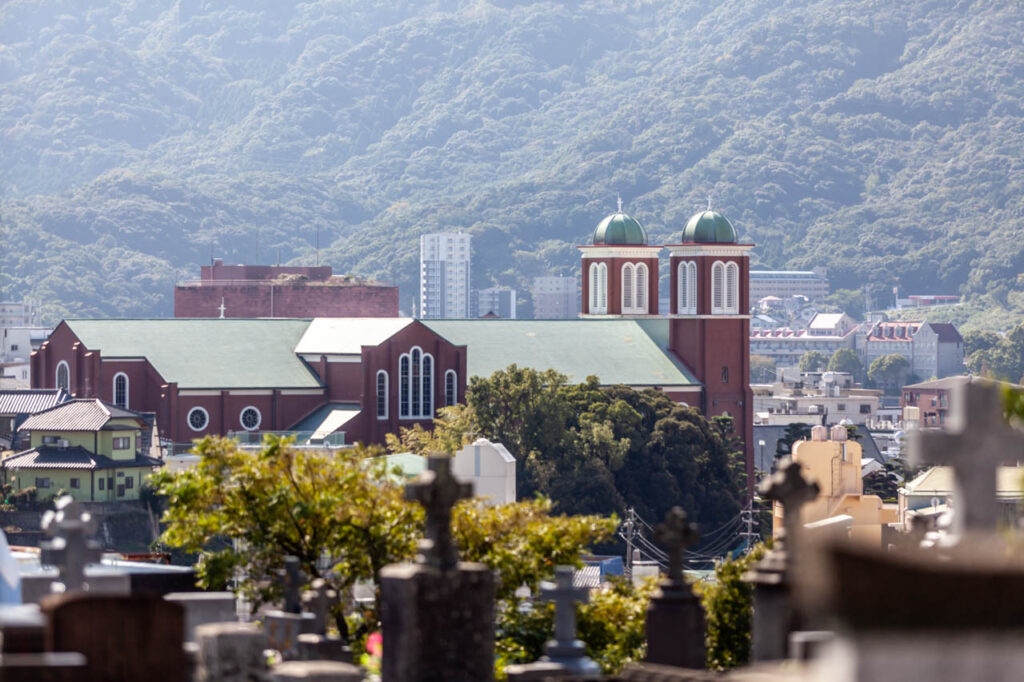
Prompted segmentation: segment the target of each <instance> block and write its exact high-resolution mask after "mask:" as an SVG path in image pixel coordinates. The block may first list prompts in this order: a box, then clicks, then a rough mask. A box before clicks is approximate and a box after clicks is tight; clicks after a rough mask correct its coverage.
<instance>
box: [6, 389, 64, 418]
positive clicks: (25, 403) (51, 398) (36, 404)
mask: <svg viewBox="0 0 1024 682" xmlns="http://www.w3.org/2000/svg"><path fill="white" fill-rule="evenodd" d="M70 399H71V396H69V395H68V393H67V391H65V390H64V389H63V388H32V389H23V390H8V391H0V414H3V415H15V414H35V413H36V412H42V411H43V410H47V409H49V408H51V407H53V406H54V405H59V404H60V403H63V402H67V401H68V400H70Z"/></svg>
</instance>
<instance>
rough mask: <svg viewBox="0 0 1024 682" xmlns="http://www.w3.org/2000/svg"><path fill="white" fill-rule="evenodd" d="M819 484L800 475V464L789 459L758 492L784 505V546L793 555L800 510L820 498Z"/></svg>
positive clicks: (762, 483)
mask: <svg viewBox="0 0 1024 682" xmlns="http://www.w3.org/2000/svg"><path fill="white" fill-rule="evenodd" d="M819 490H820V488H819V487H818V483H817V482H810V483H809V482H808V481H807V480H806V479H805V478H804V477H803V474H801V473H800V463H799V462H794V461H792V460H791V459H790V458H789V457H786V458H784V459H783V460H782V461H781V462H780V463H779V470H778V471H776V472H775V473H774V474H772V475H771V477H769V478H767V479H765V480H764V481H761V485H759V486H758V492H760V493H761V494H762V495H764V496H765V497H766V498H768V499H769V500H776V501H777V502H779V503H781V504H782V521H783V535H782V538H781V540H782V545H783V547H784V548H785V549H786V551H788V552H790V553H792V552H793V545H794V544H795V543H796V536H797V533H798V531H799V528H800V508H801V507H803V506H804V505H805V504H807V503H808V502H811V501H813V500H814V498H816V497H817V496H818V492H819Z"/></svg>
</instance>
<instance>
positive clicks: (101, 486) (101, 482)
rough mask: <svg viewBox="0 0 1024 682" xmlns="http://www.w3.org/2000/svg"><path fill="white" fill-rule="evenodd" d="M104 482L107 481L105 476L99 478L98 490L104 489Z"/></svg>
mask: <svg viewBox="0 0 1024 682" xmlns="http://www.w3.org/2000/svg"><path fill="white" fill-rule="evenodd" d="M106 482H107V479H105V478H101V479H100V485H99V488H100V490H104V489H106V485H104V484H105V483H106Z"/></svg>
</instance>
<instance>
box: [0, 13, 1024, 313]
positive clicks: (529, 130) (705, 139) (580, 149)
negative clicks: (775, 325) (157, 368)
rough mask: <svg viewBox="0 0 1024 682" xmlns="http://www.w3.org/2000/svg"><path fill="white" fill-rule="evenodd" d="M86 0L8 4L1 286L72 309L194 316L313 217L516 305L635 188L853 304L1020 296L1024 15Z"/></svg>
mask: <svg viewBox="0 0 1024 682" xmlns="http://www.w3.org/2000/svg"><path fill="white" fill-rule="evenodd" d="M74 5H75V3H72V2H70V1H67V0H64V1H61V0H46V1H44V2H39V3H35V2H27V1H20V2H12V3H8V4H7V5H5V6H4V7H2V8H0V44H2V45H3V46H4V47H2V48H0V131H2V133H3V134H2V135H0V155H2V158H4V159H5V163H4V164H3V165H2V167H0V192H2V195H0V198H2V203H0V230H3V237H4V239H3V241H4V243H5V244H8V245H9V248H8V249H7V254H6V256H5V261H4V266H3V268H2V269H0V295H3V296H4V297H15V298H17V297H20V296H24V295H28V296H33V297H35V298H37V299H40V300H44V301H47V309H46V310H47V312H48V314H49V315H50V316H52V317H56V316H60V315H63V314H75V315H164V314H169V313H170V297H171V283H172V282H173V279H174V277H175V273H178V274H179V275H184V276H192V275H194V274H195V272H196V270H197V266H198V264H199V263H200V262H203V261H205V260H206V259H207V258H208V256H209V252H210V243H211V242H212V243H213V245H214V246H213V250H214V251H215V252H216V254H217V255H222V256H224V257H225V258H227V259H229V260H239V261H248V262H252V261H254V260H257V259H258V260H260V261H261V262H272V261H273V260H275V259H276V258H277V250H278V248H280V250H281V255H282V258H283V259H285V260H288V259H297V260H303V261H311V260H312V257H313V256H312V246H313V243H314V240H315V238H316V236H315V235H316V232H317V230H319V231H320V235H321V236H320V243H321V245H322V246H324V245H328V244H329V245H330V246H326V247H325V248H324V249H323V250H322V253H321V259H322V260H324V261H326V262H329V263H331V264H333V265H335V267H336V269H339V270H351V271H355V272H359V273H360V274H366V275H376V276H379V277H382V278H384V279H387V280H391V279H395V280H397V281H398V282H399V283H400V284H401V285H402V287H403V295H402V301H403V307H408V302H409V301H410V300H411V298H412V296H413V295H414V293H415V286H416V280H415V277H416V273H417V263H416V260H417V258H418V243H417V241H416V237H417V236H418V234H420V233H422V232H425V231H432V230H438V229H468V230H470V231H471V232H473V233H474V235H475V252H476V254H475V262H474V268H475V270H474V277H475V278H476V279H477V281H478V284H480V285H486V284H488V283H490V282H501V283H505V284H513V285H519V286H522V285H524V284H525V282H526V281H527V280H528V278H529V277H532V276H534V275H539V274H546V273H548V272H557V273H563V274H564V273H569V272H572V271H573V270H574V269H575V268H576V267H577V266H578V262H577V259H578V254H577V252H576V250H575V249H574V248H573V245H574V244H577V243H582V242H583V241H584V240H585V239H586V238H587V237H588V235H589V232H590V231H591V230H592V229H593V226H594V225H595V224H596V222H597V221H598V220H600V218H601V217H603V216H604V215H605V214H606V213H607V212H609V211H610V210H611V209H612V208H613V207H614V201H615V195H616V194H617V193H618V194H621V195H622V197H623V199H624V201H625V202H626V206H627V210H628V211H629V212H631V213H632V214H633V215H635V216H636V217H638V218H639V219H640V220H641V221H642V222H644V224H645V225H646V226H647V227H648V230H649V231H650V232H651V236H652V239H653V240H655V241H662V242H664V241H671V240H672V239H674V238H675V237H677V236H678V232H679V230H680V229H681V228H682V225H683V223H684V222H685V220H686V218H687V217H688V216H689V215H690V214H691V213H692V212H693V211H694V210H695V209H697V208H698V207H700V206H702V205H703V204H704V203H705V202H706V197H707V195H709V194H710V195H711V196H712V200H713V202H714V204H715V206H716V207H718V208H719V209H720V210H722V211H723V212H724V213H726V215H728V216H729V217H730V218H731V219H732V220H733V221H734V223H735V224H736V226H737V228H738V229H739V231H740V233H741V235H742V236H743V237H744V238H747V239H751V240H752V241H755V242H757V243H758V245H759V246H758V248H757V250H756V252H755V256H756V257H758V258H759V259H760V260H761V261H762V262H763V263H765V264H767V265H771V266H776V267H779V266H785V265H794V266H810V265H812V264H818V263H823V264H826V265H828V266H829V267H830V269H831V271H832V273H833V282H834V285H837V286H854V285H859V284H860V283H861V282H862V281H865V282H870V283H872V285H873V286H874V287H875V288H876V292H875V293H876V294H879V295H881V294H882V293H883V292H885V291H886V290H891V287H892V286H893V285H895V284H899V285H900V286H901V288H902V290H903V291H909V290H914V291H915V292H922V293H924V292H927V293H935V292H942V293H955V292H957V291H959V290H961V289H962V290H963V291H964V293H966V294H968V295H971V296H975V297H977V296H981V295H985V296H986V298H985V299H984V300H985V301H986V302H988V303H992V302H993V301H994V302H1004V303H1005V302H1006V299H1007V296H1009V295H1010V294H1011V293H1013V292H1014V291H1016V290H1017V289H1019V288H1024V287H1019V286H1018V284H1017V283H1016V281H1015V277H1016V273H1017V272H1020V271H1021V270H1022V269H1024V268H1022V266H1024V239H1021V237H1022V236H1024V235H1022V232H1024V227H1022V221H1021V209H1022V192H1021V189H1022V187H1021V185H1022V177H1024V176H1022V173H1021V167H1022V163H1024V162H1022V161H1021V158H1022V156H1024V155H1022V154H1021V152H1022V151H1024V150H1022V146H1024V144H1022V140H1024V115H1022V104H1021V102H1022V101H1024V98H1022V95H1024V92H1022V90H1024V85H1022V83H1024V54H1021V51H1020V50H1019V49H1018V46H1019V45H1020V44H1021V42H1022V38H1024V10H1021V9H1020V7H1019V5H1017V4H1016V3H1012V2H1002V3H989V2H973V3H971V2H960V3H955V4H950V3H945V2H920V3H898V2H875V1H868V0H864V1H850V2H826V1H824V0H819V1H816V2H815V1H812V0H803V1H797V2H781V1H779V0H760V1H753V2H750V1H745V2H741V1H739V0H735V1H733V2H721V3H714V2H704V1H677V2H672V1H669V0H664V1H653V2H635V3H632V4H629V5H626V6H623V5H621V4H616V3H610V2H608V3H606V2H593V3H587V4H585V5H584V6H582V7H577V6H576V5H575V4H574V3H564V4H563V3H553V2H549V3H533V4H523V5H520V4H517V3H511V2H507V3H486V2H454V1H453V2H435V3H432V4H430V5H425V6H424V5H420V4H418V3H405V4H388V3H367V2H358V1H356V0H337V1H333V2H332V1H326V0H320V1H317V2H308V3H303V4H294V5H292V6H285V5H284V4H283V3H273V2H262V3H244V4H243V3H239V4H238V6H225V5H223V4H220V3H218V4H216V5H213V4H212V3H210V4H207V3H203V2H199V1H191V2H185V1H182V2H164V3H130V2H123V3H114V2H108V3H106V4H103V5H101V6H97V7H96V8H94V9H92V10H90V11H89V12H88V13H87V14H85V15H84V16H83V15H82V14H81V12H80V10H78V9H77V8H75V6H74ZM54 16H56V17H58V19H57V20H54V19H52V17H54ZM118 249H119V250H118ZM113 253H117V254H118V256H117V258H116V260H111V258H112V255H111V254H113ZM97 268H98V269H97ZM132 273H146V275H145V277H140V274H132ZM67 280H70V281H71V282H70V285H69V286H63V284H62V283H63V282H65V281H67ZM76 283H77V284H76ZM1014 295H1015V294H1014Z"/></svg>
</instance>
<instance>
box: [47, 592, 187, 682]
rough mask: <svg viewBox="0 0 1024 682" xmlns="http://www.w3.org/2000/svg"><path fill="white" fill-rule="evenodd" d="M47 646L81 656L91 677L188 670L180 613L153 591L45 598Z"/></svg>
mask: <svg viewBox="0 0 1024 682" xmlns="http://www.w3.org/2000/svg"><path fill="white" fill-rule="evenodd" d="M42 609H43V612H44V613H45V614H46V615H47V620H48V625H47V633H46V640H47V646H46V648H47V650H49V651H76V652H79V653H81V654H83V655H84V656H85V659H86V671H87V672H86V676H85V678H84V679H88V680H90V682H115V681H116V682H120V681H123V680H145V679H151V678H153V677H154V673H155V671H159V673H158V676H159V677H160V678H162V679H167V680H182V679H185V678H186V676H187V675H188V670H189V668H188V665H187V661H186V658H185V651H184V647H183V644H184V638H183V633H184V630H185V614H184V610H183V609H182V608H181V606H179V605H178V604H174V603H172V602H168V601H164V600H163V599H161V598H159V597H155V596H148V595H140V596H130V597H117V596H109V595H92V594H89V593H83V592H68V593H65V594H54V595H50V596H49V597H47V598H46V599H45V600H44V601H43V604H42Z"/></svg>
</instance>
